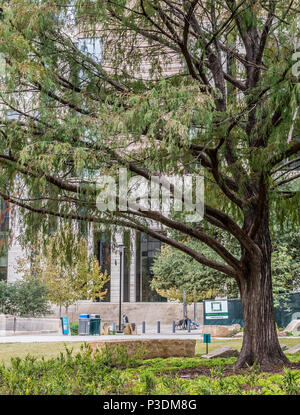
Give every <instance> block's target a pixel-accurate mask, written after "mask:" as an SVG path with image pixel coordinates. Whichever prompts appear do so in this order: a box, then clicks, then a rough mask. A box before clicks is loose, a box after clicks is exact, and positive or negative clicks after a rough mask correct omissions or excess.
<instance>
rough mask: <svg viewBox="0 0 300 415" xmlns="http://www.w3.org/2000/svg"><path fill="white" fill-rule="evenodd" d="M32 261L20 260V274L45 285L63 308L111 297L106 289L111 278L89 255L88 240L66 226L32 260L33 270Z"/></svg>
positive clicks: (51, 296)
mask: <svg viewBox="0 0 300 415" xmlns="http://www.w3.org/2000/svg"><path fill="white" fill-rule="evenodd" d="M29 261H30V257H26V258H22V259H21V260H19V263H18V271H19V272H22V273H23V275H24V277H25V278H26V279H27V280H32V279H33V278H35V279H36V280H38V281H40V282H42V283H43V284H44V285H45V287H46V288H47V291H48V298H49V300H50V301H51V303H53V304H56V305H59V306H60V307H61V306H64V307H65V308H66V309H67V308H68V306H69V305H70V304H74V303H75V302H76V301H78V300H83V299H86V300H95V299H97V298H102V297H104V296H105V294H106V293H107V290H105V291H102V289H103V286H104V285H105V284H106V283H107V282H108V280H109V276H108V275H107V273H106V272H105V273H101V272H100V266H99V263H98V261H97V259H96V258H95V257H94V256H89V255H88V246H87V242H86V240H85V239H84V238H83V237H81V236H79V235H78V234H77V232H73V231H72V229H71V227H70V226H67V225H65V226H63V227H62V228H60V229H59V230H58V231H56V232H55V233H54V235H53V236H51V237H49V238H48V239H47V240H46V242H44V244H43V248H42V249H41V252H40V253H38V254H37V255H35V257H34V259H33V260H32V258H31V267H30V268H28V266H27V264H28V262H29Z"/></svg>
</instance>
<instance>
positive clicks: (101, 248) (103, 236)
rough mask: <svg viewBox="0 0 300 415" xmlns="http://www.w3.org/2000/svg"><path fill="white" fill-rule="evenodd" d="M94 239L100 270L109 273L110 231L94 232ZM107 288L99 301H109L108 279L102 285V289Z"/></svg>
mask: <svg viewBox="0 0 300 415" xmlns="http://www.w3.org/2000/svg"><path fill="white" fill-rule="evenodd" d="M94 238H95V239H94V240H95V253H96V257H97V259H98V262H99V265H100V271H101V272H105V271H106V272H107V274H108V275H110V274H111V266H110V262H111V242H110V240H111V236H110V233H102V232H96V233H95V235H94ZM104 290H107V294H106V295H105V296H104V298H103V299H101V301H104V302H110V281H108V282H107V283H106V284H105V285H104V287H103V291H104ZM99 301H100V300H99Z"/></svg>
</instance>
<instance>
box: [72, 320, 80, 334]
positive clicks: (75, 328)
mask: <svg viewBox="0 0 300 415" xmlns="http://www.w3.org/2000/svg"><path fill="white" fill-rule="evenodd" d="M78 326H79V323H78V322H76V321H73V322H70V331H71V335H72V336H78Z"/></svg>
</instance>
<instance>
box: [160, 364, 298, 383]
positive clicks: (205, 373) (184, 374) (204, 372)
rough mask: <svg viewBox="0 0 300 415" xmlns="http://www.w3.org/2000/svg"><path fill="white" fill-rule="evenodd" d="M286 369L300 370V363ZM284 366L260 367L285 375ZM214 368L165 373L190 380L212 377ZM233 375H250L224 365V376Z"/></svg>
mask: <svg viewBox="0 0 300 415" xmlns="http://www.w3.org/2000/svg"><path fill="white" fill-rule="evenodd" d="M284 367H286V368H289V369H294V370H295V369H296V370H300V362H298V363H289V364H286V365H285V366H284ZM284 367H283V366H282V365H262V366H261V367H260V373H266V372H267V373H283V368H284ZM213 368H214V366H210V367H207V366H199V367H196V368H191V369H179V370H174V369H173V370H170V371H166V372H163V374H164V375H171V374H172V375H174V376H176V377H188V378H191V379H192V378H194V377H196V376H208V377H211V369H213ZM233 375H249V369H248V368H243V369H236V368H235V367H234V366H233V365H224V366H223V376H224V377H226V376H233Z"/></svg>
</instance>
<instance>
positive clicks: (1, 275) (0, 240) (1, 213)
mask: <svg viewBox="0 0 300 415" xmlns="http://www.w3.org/2000/svg"><path fill="white" fill-rule="evenodd" d="M8 231H9V206H8V204H7V203H6V202H5V201H4V200H3V199H2V200H1V204H0V280H4V281H7V265H8Z"/></svg>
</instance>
